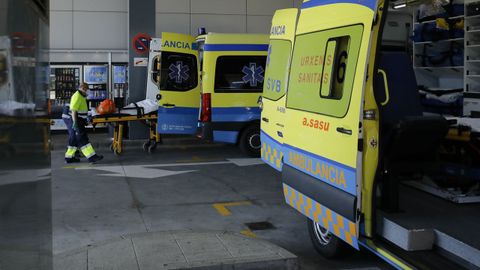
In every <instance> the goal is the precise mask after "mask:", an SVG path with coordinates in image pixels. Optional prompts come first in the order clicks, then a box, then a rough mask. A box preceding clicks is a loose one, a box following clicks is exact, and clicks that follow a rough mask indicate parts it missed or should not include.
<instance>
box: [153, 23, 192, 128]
mask: <svg viewBox="0 0 480 270" xmlns="http://www.w3.org/2000/svg"><path fill="white" fill-rule="evenodd" d="M152 64H153V65H156V67H157V70H159V74H160V76H159V81H158V87H159V89H160V96H159V97H160V100H159V108H158V132H159V133H164V134H194V133H195V132H196V130H197V125H198V111H199V104H200V83H199V71H198V70H199V69H198V65H199V61H198V50H197V43H196V41H195V37H193V36H190V35H184V34H177V33H165V32H164V33H162V39H161V54H160V55H159V56H157V58H156V59H154V61H152Z"/></svg>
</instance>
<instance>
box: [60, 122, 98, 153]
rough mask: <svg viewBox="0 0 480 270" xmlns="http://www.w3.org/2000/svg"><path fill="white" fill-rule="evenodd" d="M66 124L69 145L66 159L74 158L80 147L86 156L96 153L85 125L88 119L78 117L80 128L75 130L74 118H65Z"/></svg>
mask: <svg viewBox="0 0 480 270" xmlns="http://www.w3.org/2000/svg"><path fill="white" fill-rule="evenodd" d="M63 121H64V122H65V125H67V128H68V146H67V152H66V153H65V159H66V160H68V159H72V158H73V157H74V156H75V152H76V151H77V149H80V150H81V151H82V153H83V155H84V156H85V157H86V158H91V157H92V156H94V155H95V150H94V149H93V147H92V145H91V144H90V142H89V140H88V135H87V130H86V129H85V126H86V124H87V121H86V120H85V119H83V118H81V117H78V122H77V126H78V130H77V131H75V130H73V120H72V118H63Z"/></svg>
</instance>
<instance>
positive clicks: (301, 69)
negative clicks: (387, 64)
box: [287, 24, 364, 118]
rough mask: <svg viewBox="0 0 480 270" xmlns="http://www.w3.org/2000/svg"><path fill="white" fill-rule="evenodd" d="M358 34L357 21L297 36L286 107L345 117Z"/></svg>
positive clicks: (348, 102) (354, 69) (360, 32)
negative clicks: (355, 23)
mask: <svg viewBox="0 0 480 270" xmlns="http://www.w3.org/2000/svg"><path fill="white" fill-rule="evenodd" d="M362 34H363V25H360V24H358V25H350V26H346V27H341V28H335V29H328V30H324V31H319V32H313V33H307V34H302V35H298V36H297V37H296V40H295V48H294V52H293V57H292V64H291V69H290V78H289V87H288V89H289V90H288V93H287V107H288V108H291V109H297V110H301V111H308V112H313V113H318V114H324V115H328V116H333V117H337V118H343V117H345V115H346V114H347V112H348V108H349V105H350V98H351V96H352V92H353V91H354V89H353V83H354V79H355V75H356V74H355V73H356V70H357V69H356V65H357V61H358V55H359V51H360V45H361V41H362ZM358 75H359V76H364V74H358ZM357 90H360V89H357Z"/></svg>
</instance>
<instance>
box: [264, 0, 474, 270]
mask: <svg viewBox="0 0 480 270" xmlns="http://www.w3.org/2000/svg"><path fill="white" fill-rule="evenodd" d="M387 10H388V4H387V3H386V2H384V1H383V0H366V1H350V0H328V1H327V0H305V1H304V2H303V4H302V7H301V11H300V14H299V15H298V20H297V19H296V16H297V15H296V13H293V12H292V14H290V15H287V16H290V22H293V21H295V20H297V25H296V29H295V31H293V32H294V33H295V34H294V35H295V38H294V46H293V52H292V56H291V64H290V70H289V75H288V80H287V79H283V80H284V81H285V82H286V83H288V86H286V88H287V89H288V90H285V89H283V88H280V92H279V93H275V94H276V96H275V95H271V94H272V93H269V92H267V89H268V87H267V89H266V90H265V93H264V97H263V99H262V106H263V110H262V115H261V118H262V143H263V142H265V144H264V145H263V144H262V147H264V149H262V150H263V152H262V155H263V160H264V161H265V162H266V163H269V164H271V165H273V166H274V167H276V169H280V168H281V172H282V184H283V192H284V197H285V201H286V203H287V204H288V205H290V206H291V207H293V208H295V209H296V210H298V211H299V212H300V213H301V214H303V215H305V216H306V217H307V224H308V230H309V234H310V237H311V239H312V242H313V245H314V247H315V249H316V250H317V251H318V252H319V253H321V254H322V255H323V256H325V257H329V258H332V257H338V256H342V255H345V254H346V253H348V250H349V246H350V247H353V248H355V249H360V248H365V249H367V250H369V251H371V252H373V253H375V254H376V255H378V256H379V257H380V258H382V259H384V260H385V261H386V262H388V263H389V264H391V265H392V266H393V267H395V268H397V269H418V268H420V269H462V268H469V267H470V268H472V267H473V268H475V267H479V266H480V261H479V258H480V245H479V242H478V241H477V240H478V239H480V233H479V232H478V230H477V227H478V222H480V218H477V217H478V210H480V209H479V206H478V205H471V204H470V205H466V204H460V203H452V202H450V201H447V200H445V198H441V197H440V196H437V195H438V193H435V192H432V191H431V190H432V189H433V188H430V190H427V192H424V191H426V189H419V188H418V186H419V185H420V182H422V181H423V182H424V181H425V179H427V180H428V181H430V182H431V183H435V185H436V188H437V189H442V187H445V186H446V187H448V188H443V192H448V191H449V190H450V189H451V187H455V188H458V187H461V188H460V189H459V190H460V191H459V192H461V190H462V188H463V190H467V191H463V192H464V193H462V196H466V197H468V196H470V193H471V192H472V191H473V190H476V191H475V192H477V191H478V183H479V180H480V179H479V172H480V170H479V169H478V163H479V162H478V161H479V160H478V159H476V161H473V160H475V159H473V160H472V159H471V158H470V159H469V158H468V157H467V158H464V157H463V155H464V154H465V152H466V151H462V150H461V151H458V153H457V155H459V156H462V158H457V159H465V160H467V163H468V164H469V165H468V166H464V165H462V164H460V163H455V162H452V161H456V160H454V158H453V159H452V158H450V159H449V160H448V162H446V160H445V159H441V158H440V157H445V155H448V154H449V153H448V151H445V149H444V148H443V147H442V145H445V143H446V142H447V143H448V140H457V141H460V140H468V138H469V137H468V136H470V133H465V134H464V133H462V132H461V130H460V129H458V127H455V126H452V124H453V123H452V122H451V121H447V120H446V119H445V118H444V117H443V116H440V115H424V114H423V111H422V108H421V106H420V100H419V94H418V86H417V81H416V80H417V79H416V76H415V73H414V70H413V66H412V61H411V56H409V55H408V54H407V53H406V52H405V50H403V51H401V50H393V51H392V50H390V51H382V47H381V45H382V34H383V28H384V25H385V20H386V15H387ZM277 20H279V14H276V17H275V19H274V20H273V26H272V27H275V26H277V24H278V23H277ZM291 40H292V41H293V39H291ZM274 42H275V40H274V39H273V38H272V41H271V44H274V45H275V44H276V42H275V43H274ZM274 52H275V47H274V50H273V51H272V54H271V57H275V58H276V59H269V64H270V65H268V68H267V71H266V78H267V80H268V78H270V77H272V78H275V77H278V76H276V73H277V72H278V74H280V73H281V71H278V70H277V69H276V68H278V67H277V66H275V68H273V70H272V71H271V70H270V68H271V63H273V62H275V63H280V62H281V61H282V60H283V61H284V62H285V61H286V60H284V59H282V57H285V54H283V55H276V54H274ZM281 82H282V83H283V81H281ZM282 91H286V98H285V99H284V100H285V101H284V103H283V101H281V92H282ZM282 104H284V105H285V106H284V107H283V106H282ZM278 108H284V111H283V109H280V110H278V111H281V116H280V117H279V118H278V119H279V120H273V121H272V119H275V117H276V116H275V113H277V109H278ZM279 115H280V114H279ZM263 118H265V121H263ZM282 120H283V121H282ZM278 124H279V125H278ZM278 127H282V129H281V130H280V129H278ZM452 130H454V132H452ZM459 130H460V131H459ZM279 134H281V135H283V136H277V137H274V136H276V135H279ZM462 134H463V135H462ZM467 135H468V136H467ZM274 140H275V141H274ZM274 144H275V146H274V147H272V145H274ZM451 145H455V144H451ZM455 147H456V146H455ZM269 149H271V150H269ZM275 149H276V153H277V154H279V155H280V156H276V157H273V158H271V156H268V155H272V153H273V150H275ZM282 155H283V157H282ZM275 159H277V160H278V159H280V163H279V166H277V164H278V163H276V161H275ZM471 165H475V166H477V168H476V169H475V168H473V169H472V168H471V167H472V166H471ZM423 182H422V183H423ZM432 194H433V195H432ZM467 202H468V201H467ZM471 202H473V201H471Z"/></svg>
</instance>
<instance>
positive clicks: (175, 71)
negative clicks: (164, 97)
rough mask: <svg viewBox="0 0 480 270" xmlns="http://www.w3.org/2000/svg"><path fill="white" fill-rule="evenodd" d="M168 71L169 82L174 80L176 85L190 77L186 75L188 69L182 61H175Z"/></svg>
mask: <svg viewBox="0 0 480 270" xmlns="http://www.w3.org/2000/svg"><path fill="white" fill-rule="evenodd" d="M168 69H169V70H170V73H169V74H168V77H169V78H170V79H171V80H175V82H176V83H182V81H186V80H188V78H190V75H188V72H189V71H190V68H189V67H188V66H187V65H184V64H183V62H182V61H177V62H176V63H175V64H171V65H170V67H168Z"/></svg>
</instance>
